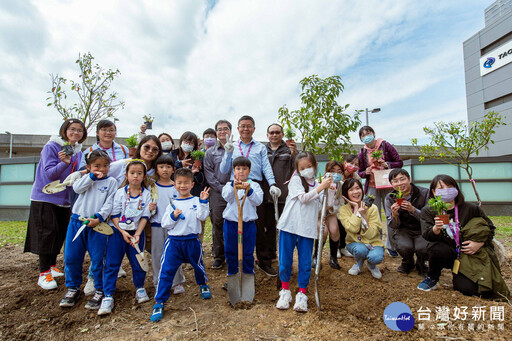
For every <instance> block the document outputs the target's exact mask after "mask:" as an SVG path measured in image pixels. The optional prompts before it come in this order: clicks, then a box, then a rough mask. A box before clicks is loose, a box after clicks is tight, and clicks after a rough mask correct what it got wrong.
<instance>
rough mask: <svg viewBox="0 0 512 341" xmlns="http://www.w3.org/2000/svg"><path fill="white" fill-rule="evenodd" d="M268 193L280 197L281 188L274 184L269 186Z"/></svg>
mask: <svg viewBox="0 0 512 341" xmlns="http://www.w3.org/2000/svg"><path fill="white" fill-rule="evenodd" d="M270 195H271V196H276V197H278V198H279V197H280V196H281V190H280V189H279V187H277V186H276V185H272V186H270Z"/></svg>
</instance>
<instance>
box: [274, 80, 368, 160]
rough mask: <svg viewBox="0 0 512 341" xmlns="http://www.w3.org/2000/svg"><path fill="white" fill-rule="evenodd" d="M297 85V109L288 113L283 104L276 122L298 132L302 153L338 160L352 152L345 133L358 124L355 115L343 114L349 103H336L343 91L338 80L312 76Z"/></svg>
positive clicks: (354, 128) (348, 138)
mask: <svg viewBox="0 0 512 341" xmlns="http://www.w3.org/2000/svg"><path fill="white" fill-rule="evenodd" d="M300 84H301V85H302V93H301V95H300V98H301V102H302V106H301V108H300V109H297V110H292V111H290V110H288V108H287V107H286V105H283V106H282V107H281V108H279V120H280V121H281V123H282V125H283V126H286V127H292V126H293V127H295V129H296V130H297V131H298V132H299V135H300V138H301V144H302V150H308V151H311V152H313V153H315V154H322V155H329V158H330V159H331V160H341V158H342V154H343V153H351V152H352V150H351V149H352V148H351V147H352V144H351V143H350V137H349V134H350V132H353V131H356V129H357V128H358V126H359V125H360V124H361V121H360V119H359V112H357V111H356V113H355V115H354V116H353V117H352V116H350V115H349V114H347V113H346V110H347V108H348V107H349V104H346V105H344V106H343V105H339V104H338V102H337V101H336V99H337V98H338V96H339V95H340V93H341V92H342V91H343V88H344V87H343V84H342V83H341V78H340V77H339V76H331V77H328V78H325V79H323V78H319V77H318V76H317V75H312V76H310V77H306V78H304V79H302V80H301V81H300Z"/></svg>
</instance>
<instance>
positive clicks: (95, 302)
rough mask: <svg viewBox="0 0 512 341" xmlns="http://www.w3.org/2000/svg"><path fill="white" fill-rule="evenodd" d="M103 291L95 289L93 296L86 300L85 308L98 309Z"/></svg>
mask: <svg viewBox="0 0 512 341" xmlns="http://www.w3.org/2000/svg"><path fill="white" fill-rule="evenodd" d="M103 297H104V296H103V291H101V290H96V292H95V293H94V296H93V297H92V298H91V299H90V300H89V302H87V304H86V305H85V309H91V310H98V309H100V306H101V300H102V299H103Z"/></svg>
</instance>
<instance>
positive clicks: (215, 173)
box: [203, 141, 231, 193]
mask: <svg viewBox="0 0 512 341" xmlns="http://www.w3.org/2000/svg"><path fill="white" fill-rule="evenodd" d="M224 153H225V149H224V147H223V146H222V144H221V143H220V142H219V141H217V143H216V144H215V146H213V147H211V148H209V149H208V150H207V151H206V155H205V157H204V159H203V169H204V175H205V176H206V181H208V184H209V185H210V187H211V188H212V189H213V190H214V191H216V192H219V193H222V187H224V185H225V184H226V183H227V182H228V181H229V177H230V176H231V173H230V172H229V173H227V174H223V173H222V172H221V171H220V163H221V162H222V156H223V155H224Z"/></svg>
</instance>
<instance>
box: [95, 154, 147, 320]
mask: <svg viewBox="0 0 512 341" xmlns="http://www.w3.org/2000/svg"><path fill="white" fill-rule="evenodd" d="M145 177H146V163H145V162H144V161H142V160H139V159H132V160H131V161H130V162H129V163H128V164H127V165H126V180H125V181H124V182H123V184H122V187H121V188H119V189H118V190H117V192H116V193H115V195H114V201H113V207H112V213H111V218H112V220H111V222H110V225H111V226H112V228H113V229H114V233H113V234H112V235H111V236H110V237H109V238H108V244H107V252H106V257H105V269H104V273H103V289H104V290H103V291H104V294H105V297H104V298H103V300H102V301H101V307H100V309H99V310H98V315H106V314H110V313H111V312H112V309H113V308H114V298H113V294H114V291H115V289H116V282H117V273H118V272H119V268H120V266H121V262H122V261H123V257H124V255H125V254H126V255H127V257H128V260H129V261H130V266H131V267H132V273H133V284H134V285H135V288H136V292H135V298H136V299H137V303H143V302H147V301H149V297H148V294H147V293H146V289H144V281H145V280H146V272H145V271H144V270H143V269H142V268H141V266H140V264H139V262H138V261H137V258H136V254H137V250H136V249H135V244H139V249H140V250H141V251H143V250H144V243H145V235H144V227H145V225H146V222H147V220H148V219H149V218H150V214H151V213H150V212H149V204H150V202H151V197H150V194H149V190H148V189H146V188H147V184H146V183H145Z"/></svg>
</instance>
